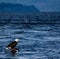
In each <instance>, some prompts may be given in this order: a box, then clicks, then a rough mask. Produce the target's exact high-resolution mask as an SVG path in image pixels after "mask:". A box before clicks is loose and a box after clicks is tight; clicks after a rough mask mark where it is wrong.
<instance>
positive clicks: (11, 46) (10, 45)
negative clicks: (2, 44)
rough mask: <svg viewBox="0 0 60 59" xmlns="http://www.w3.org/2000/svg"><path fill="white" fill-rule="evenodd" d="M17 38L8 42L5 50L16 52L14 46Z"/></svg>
mask: <svg viewBox="0 0 60 59" xmlns="http://www.w3.org/2000/svg"><path fill="white" fill-rule="evenodd" d="M18 41H19V39H15V41H13V42H11V43H10V44H8V45H7V46H6V50H11V52H12V53H16V51H17V50H18V49H17V48H15V47H16V45H17V43H18Z"/></svg>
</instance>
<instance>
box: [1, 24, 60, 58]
mask: <svg viewBox="0 0 60 59" xmlns="http://www.w3.org/2000/svg"><path fill="white" fill-rule="evenodd" d="M25 26H26V27H25ZM15 38H19V39H20V40H19V43H18V45H17V47H18V48H19V49H20V51H19V52H17V53H16V54H15V55H14V56H13V55H11V54H10V53H5V50H4V49H5V46H6V45H7V44H8V43H9V42H11V41H13V40H14V39H15ZM59 47H60V25H54V26H52V25H41V24H39V25H34V24H32V25H31V24H30V25H29V27H27V25H26V24H24V25H23V24H19V25H17V24H8V25H4V26H0V58H3V59H4V58H6V59H59V58H60V48H59Z"/></svg>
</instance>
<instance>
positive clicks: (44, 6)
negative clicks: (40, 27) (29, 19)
mask: <svg viewBox="0 0 60 59" xmlns="http://www.w3.org/2000/svg"><path fill="white" fill-rule="evenodd" d="M0 2H9V3H22V4H27V5H35V6H36V7H37V8H38V9H39V10H40V11H42V12H44V11H45V12H47V11H49V12H52V11H53V12H60V0H0Z"/></svg>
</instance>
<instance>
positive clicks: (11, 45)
mask: <svg viewBox="0 0 60 59" xmlns="http://www.w3.org/2000/svg"><path fill="white" fill-rule="evenodd" d="M16 45H17V42H16V41H14V42H12V43H10V44H9V45H8V46H7V47H11V49H12V48H15V46H16Z"/></svg>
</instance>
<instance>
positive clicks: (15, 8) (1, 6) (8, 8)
mask: <svg viewBox="0 0 60 59" xmlns="http://www.w3.org/2000/svg"><path fill="white" fill-rule="evenodd" d="M0 12H21V13H29V12H31V13H37V12H40V11H39V10H38V9H37V8H36V7H35V6H34V5H23V4H13V3H0Z"/></svg>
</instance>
